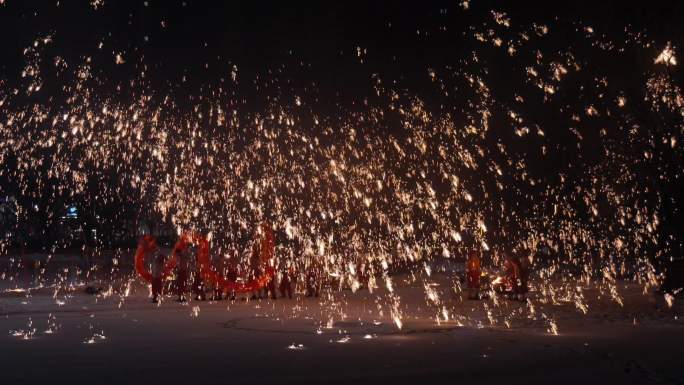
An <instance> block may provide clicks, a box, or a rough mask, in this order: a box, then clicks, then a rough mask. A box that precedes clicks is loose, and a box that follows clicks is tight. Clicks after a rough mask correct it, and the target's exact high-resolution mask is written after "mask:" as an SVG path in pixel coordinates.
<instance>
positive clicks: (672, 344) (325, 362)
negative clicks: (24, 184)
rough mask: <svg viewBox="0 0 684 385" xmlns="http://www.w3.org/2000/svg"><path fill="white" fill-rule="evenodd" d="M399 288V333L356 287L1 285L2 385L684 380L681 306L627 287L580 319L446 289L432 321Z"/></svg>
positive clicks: (561, 304)
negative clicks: (94, 289) (256, 293)
mask: <svg viewBox="0 0 684 385" xmlns="http://www.w3.org/2000/svg"><path fill="white" fill-rule="evenodd" d="M434 280H435V287H437V288H446V287H448V281H449V278H447V277H444V276H443V277H441V278H440V277H439V276H437V277H435V278H434ZM395 281H396V282H397V290H396V294H397V295H399V296H400V297H401V298H402V300H401V312H402V320H403V325H402V329H398V328H397V327H396V325H395V323H394V322H393V319H392V317H391V315H390V312H389V311H388V310H387V309H388V308H387V306H385V305H382V306H380V309H383V313H382V314H380V312H379V310H378V309H379V308H378V305H377V304H376V302H375V301H376V300H375V297H374V296H372V295H370V294H369V293H368V292H367V291H365V290H361V291H359V292H357V293H352V292H351V291H348V290H347V291H342V292H339V293H337V294H336V295H335V301H333V302H335V303H336V305H334V306H333V305H331V302H326V301H322V300H320V299H318V300H317V299H310V298H303V297H298V298H295V299H292V300H289V299H278V300H276V301H272V300H262V301H239V300H238V301H235V302H231V301H220V302H191V303H189V304H187V305H181V304H178V303H176V302H173V301H172V300H171V299H169V300H167V301H165V302H163V303H162V304H161V306H159V307H156V306H153V305H152V304H150V303H149V301H148V299H147V298H146V293H147V291H146V289H145V288H144V287H143V286H142V285H140V284H139V283H138V284H135V285H133V286H132V287H131V291H130V292H129V293H128V294H129V295H128V296H126V297H125V298H123V297H122V295H120V294H118V293H114V294H111V295H109V296H104V297H103V296H99V297H98V296H91V295H87V294H84V293H82V292H81V291H79V290H77V291H74V292H72V293H64V292H63V291H60V292H57V294H56V295H55V293H54V290H52V289H49V290H46V289H43V290H36V291H34V292H33V293H32V294H30V295H29V296H27V293H26V292H21V291H8V290H7V289H5V290H4V291H2V292H1V293H0V331H4V333H5V335H4V336H0V357H1V359H0V373H2V375H1V376H0V378H2V381H0V383H1V384H12V385H21V384H67V383H68V384H76V385H78V384H134V383H139V384H176V383H178V384H275V383H278V384H284V383H293V384H294V383H296V384H364V383H373V384H384V383H390V384H405V383H406V384H433V383H434V384H501V383H520V384H573V385H574V384H684V369H683V368H682V365H681V362H682V357H683V355H682V348H683V347H684V323H682V322H681V318H680V316H679V314H681V313H682V311H681V310H682V309H681V305H680V302H679V301H678V302H675V304H674V306H672V307H671V308H670V307H668V306H667V305H666V304H665V302H664V301H663V300H662V299H660V297H657V296H654V295H652V294H647V295H643V294H641V288H639V287H638V286H636V285H621V286H620V293H621V295H622V297H623V301H624V306H620V305H618V304H616V303H615V301H613V300H610V299H608V298H607V297H605V296H601V294H600V292H599V291H598V289H595V288H594V289H591V288H588V289H586V290H585V291H584V292H583V295H584V296H585V297H587V298H589V300H587V301H586V304H587V306H588V312H587V314H583V313H582V312H581V311H579V310H578V308H577V306H576V305H575V304H573V303H572V301H562V300H559V301H558V303H556V304H551V303H548V301H542V300H539V299H538V298H539V294H538V293H535V292H533V293H531V295H530V298H531V301H530V303H528V304H521V303H518V302H510V301H505V300H501V301H500V303H499V305H498V306H495V304H494V302H493V301H492V300H491V299H490V300H485V301H467V300H463V299H462V298H460V297H458V296H457V295H455V294H454V293H451V294H449V290H448V289H445V290H442V291H440V292H439V294H440V301H441V304H442V305H444V306H446V307H447V308H448V309H449V311H448V313H449V314H448V315H449V318H450V320H449V321H440V322H436V320H435V319H436V314H438V313H439V308H440V306H432V305H429V304H428V302H426V300H425V290H424V287H423V286H421V285H420V284H417V283H414V284H410V283H406V284H401V282H402V281H401V279H399V278H396V279H395ZM440 282H441V284H440ZM437 285H441V286H437ZM530 305H532V306H534V312H533V313H530V308H529V307H530ZM506 314H519V315H518V316H514V317H507V316H506ZM531 314H533V315H531ZM550 320H553V324H554V325H556V326H557V328H558V335H554V334H553V333H552V332H553V330H552V328H551V327H550V325H551V322H550ZM29 322H30V323H31V324H30V326H29ZM31 329H35V334H34V335H33V336H32V338H30V339H24V338H23V336H22V335H21V334H22V333H26V332H27V331H30V330H31ZM46 330H47V331H54V332H53V333H46ZM99 335H103V336H104V338H101V337H100V336H99ZM88 341H90V342H93V343H86V342H88Z"/></svg>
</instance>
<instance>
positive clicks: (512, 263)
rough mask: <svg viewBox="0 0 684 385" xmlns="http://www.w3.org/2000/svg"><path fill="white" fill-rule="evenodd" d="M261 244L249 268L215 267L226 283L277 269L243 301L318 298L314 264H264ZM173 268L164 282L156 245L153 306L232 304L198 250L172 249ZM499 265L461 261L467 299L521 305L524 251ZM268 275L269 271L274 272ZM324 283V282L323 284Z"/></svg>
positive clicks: (477, 257)
mask: <svg viewBox="0 0 684 385" xmlns="http://www.w3.org/2000/svg"><path fill="white" fill-rule="evenodd" d="M258 247H259V244H258V242H255V243H254V244H253V247H252V250H251V254H250V256H249V258H248V259H247V263H239V260H240V258H238V256H237V255H233V256H228V257H227V258H221V259H220V261H219V262H218V263H217V264H218V266H214V268H217V271H218V272H219V273H220V274H223V276H224V277H225V279H226V280H227V281H229V282H237V281H250V280H256V279H257V278H259V277H260V276H262V275H263V274H265V264H266V263H272V264H276V268H275V269H273V270H274V271H275V274H270V275H269V276H268V280H266V281H265V284H264V285H260V286H259V287H258V288H256V289H255V290H252V291H248V292H246V293H242V294H245V295H244V296H243V297H242V298H243V299H252V300H254V299H262V298H271V299H277V298H289V299H291V298H293V296H294V294H295V292H296V290H297V289H298V288H300V289H301V288H303V289H304V291H305V295H306V296H307V297H318V296H319V295H320V292H321V288H322V286H323V283H324V281H325V280H324V276H326V275H325V274H324V272H323V269H322V267H321V266H320V265H319V264H317V263H316V258H313V257H312V258H307V259H306V260H307V262H308V263H305V264H295V263H294V259H293V258H283V259H277V258H274V260H273V261H262V260H261V259H260V257H259V256H260V255H261V253H260V252H259V250H258ZM174 254H175V257H176V261H175V265H174V266H173V271H172V274H170V276H171V277H172V278H173V279H171V280H167V279H166V276H167V273H168V272H167V271H166V269H167V267H168V266H167V262H168V258H167V257H165V256H164V255H163V254H162V253H161V252H160V249H159V247H157V246H156V244H155V245H154V247H153V252H152V266H151V269H150V273H151V276H152V280H151V281H152V282H151V286H152V302H154V303H157V302H159V300H160V299H161V298H162V296H163V294H164V293H165V292H167V293H173V294H175V296H176V300H177V301H178V302H186V301H187V298H188V296H189V295H192V296H193V298H194V299H195V300H199V301H203V300H207V299H211V300H213V301H219V300H222V299H230V300H235V299H236V296H237V294H239V293H236V292H235V290H230V289H225V288H224V287H222V286H221V285H219V284H218V283H212V282H210V281H207V280H205V277H204V275H203V274H202V272H201V269H200V265H199V263H198V262H197V258H196V255H197V250H196V247H195V246H194V245H192V244H188V245H185V246H184V247H182V248H180V249H178V250H176V252H175V253H174ZM502 260H503V266H502V269H501V271H500V275H498V276H495V278H494V279H491V278H492V277H490V276H489V275H488V274H484V273H483V269H482V253H481V251H480V250H479V249H477V248H471V249H470V250H469V252H468V254H467V258H466V259H465V274H464V277H463V281H464V283H465V286H466V290H467V296H468V299H473V300H475V299H481V298H484V297H485V296H487V295H488V292H489V290H493V291H495V292H497V293H498V294H503V295H504V296H505V297H507V298H510V299H515V300H520V301H524V300H525V296H526V294H527V291H528V285H527V282H528V267H527V258H526V255H524V252H518V253H514V254H512V255H511V254H506V253H504V254H503V258H502ZM273 270H272V271H273ZM357 270H358V272H356V274H357V275H358V277H359V281H360V282H361V284H363V282H365V279H364V278H363V277H364V276H366V275H367V274H368V272H367V271H364V270H365V269H363V267H362V266H357ZM326 282H327V281H326Z"/></svg>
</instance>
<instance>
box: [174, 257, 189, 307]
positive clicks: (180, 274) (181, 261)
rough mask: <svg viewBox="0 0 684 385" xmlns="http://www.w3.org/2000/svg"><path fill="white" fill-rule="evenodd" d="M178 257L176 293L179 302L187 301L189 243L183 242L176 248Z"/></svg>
mask: <svg viewBox="0 0 684 385" xmlns="http://www.w3.org/2000/svg"><path fill="white" fill-rule="evenodd" d="M176 257H177V258H178V265H177V271H176V294H177V295H178V299H177V300H176V301H178V302H186V301H187V299H186V298H185V292H186V285H187V281H188V272H189V270H190V258H191V256H190V248H189V247H188V245H187V244H182V245H180V246H179V247H178V249H177V250H176Z"/></svg>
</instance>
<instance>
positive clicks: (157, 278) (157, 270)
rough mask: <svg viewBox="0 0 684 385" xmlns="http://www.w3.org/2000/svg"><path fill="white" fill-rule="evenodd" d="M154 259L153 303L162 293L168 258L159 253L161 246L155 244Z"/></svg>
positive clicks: (156, 301)
mask: <svg viewBox="0 0 684 385" xmlns="http://www.w3.org/2000/svg"><path fill="white" fill-rule="evenodd" d="M153 258H154V259H153V261H152V272H151V273H152V303H158V302H159V298H160V297H161V295H162V285H163V278H164V277H163V276H164V263H165V262H166V258H165V257H164V256H163V255H162V254H160V253H159V248H158V247H157V245H156V243H155V244H154V252H153Z"/></svg>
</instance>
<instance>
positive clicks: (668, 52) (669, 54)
mask: <svg viewBox="0 0 684 385" xmlns="http://www.w3.org/2000/svg"><path fill="white" fill-rule="evenodd" d="M655 64H665V65H666V66H675V65H677V58H675V53H674V49H673V48H672V46H671V45H670V44H669V43H668V44H667V46H666V47H665V48H664V49H663V51H662V52H661V53H660V54H659V55H658V57H656V59H655Z"/></svg>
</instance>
